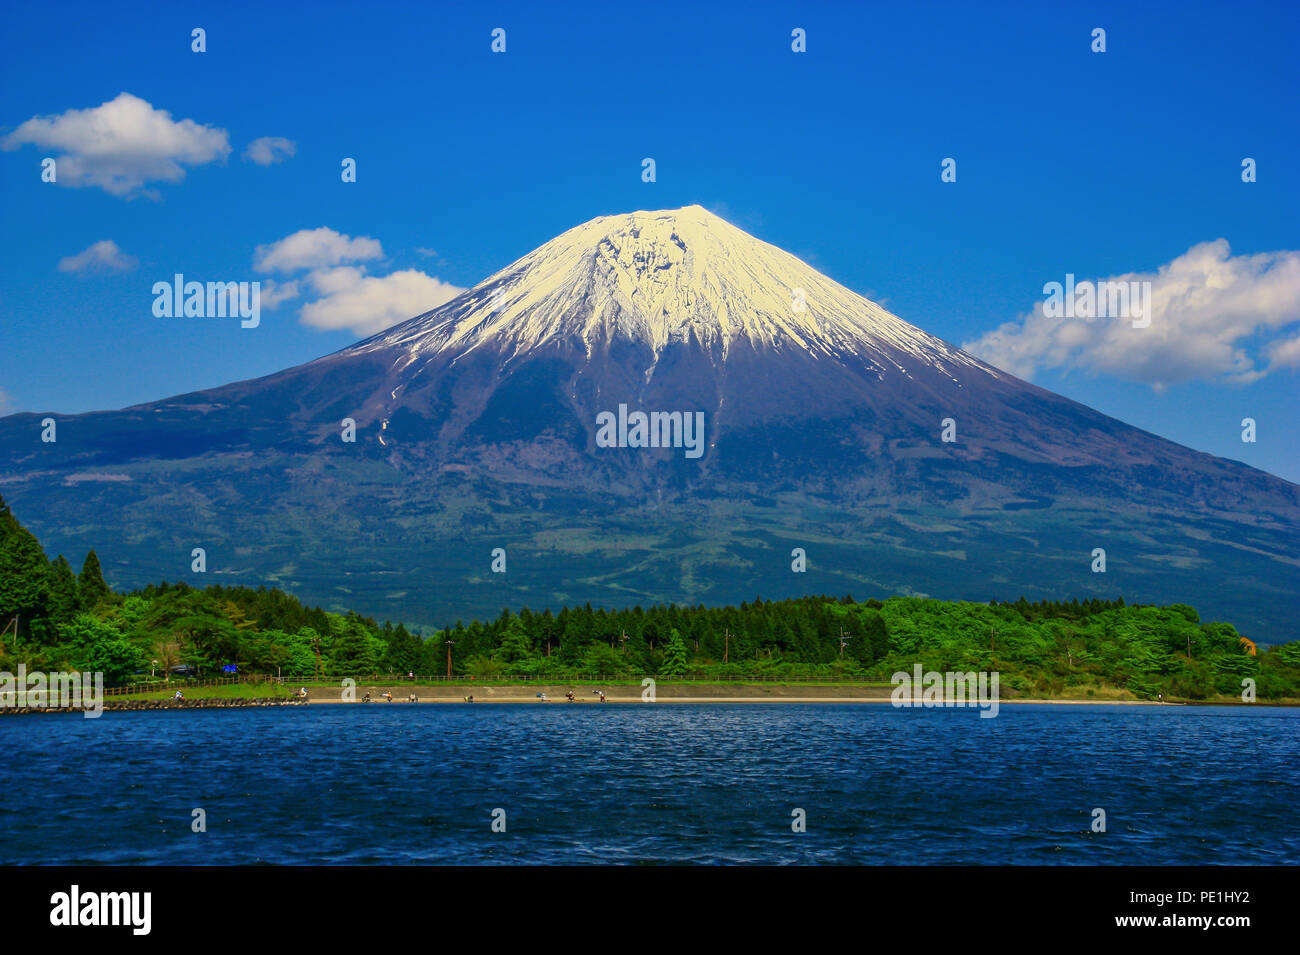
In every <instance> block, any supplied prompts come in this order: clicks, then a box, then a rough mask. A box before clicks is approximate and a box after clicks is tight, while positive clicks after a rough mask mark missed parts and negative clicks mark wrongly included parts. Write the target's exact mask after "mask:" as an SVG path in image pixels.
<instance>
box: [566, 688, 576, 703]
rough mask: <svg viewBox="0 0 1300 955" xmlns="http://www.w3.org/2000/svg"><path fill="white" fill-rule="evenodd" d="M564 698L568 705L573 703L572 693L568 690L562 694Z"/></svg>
mask: <svg viewBox="0 0 1300 955" xmlns="http://www.w3.org/2000/svg"><path fill="white" fill-rule="evenodd" d="M564 698H565V699H566V700H568V701H569V702H570V703H572V702H574V698H573V691H572V690H570V691H569V692H568V693H566V694H564Z"/></svg>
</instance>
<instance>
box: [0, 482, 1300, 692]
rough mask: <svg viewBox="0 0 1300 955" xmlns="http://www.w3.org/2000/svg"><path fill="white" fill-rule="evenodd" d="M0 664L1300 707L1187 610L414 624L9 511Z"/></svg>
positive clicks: (817, 611) (625, 615) (1084, 608)
mask: <svg viewBox="0 0 1300 955" xmlns="http://www.w3.org/2000/svg"><path fill="white" fill-rule="evenodd" d="M0 627H3V628H6V629H5V630H4V634H3V638H2V639H0V669H5V670H12V669H13V667H14V665H16V664H17V663H19V662H22V663H26V664H27V665H28V667H29V668H30V669H44V670H56V669H82V670H97V671H101V672H103V673H104V674H105V679H106V680H107V681H109V682H110V683H125V682H130V681H132V680H134V679H138V678H139V676H140V675H141V674H149V673H158V674H163V675H166V674H169V673H171V672H175V671H177V670H178V669H180V670H183V672H186V673H196V674H199V675H213V674H220V673H221V672H223V671H224V670H225V668H227V667H232V666H233V667H235V668H237V670H238V671H239V672H241V673H246V674H247V673H254V674H272V675H280V676H283V677H288V678H292V679H310V678H312V677H313V676H315V675H317V674H322V675H329V676H342V675H348V674H352V675H372V674H373V675H380V674H405V673H408V672H414V673H417V674H422V675H440V674H445V673H446V670H447V660H448V655H449V654H450V658H451V669H452V673H453V674H454V675H457V676H465V677H474V678H476V679H478V678H491V677H512V676H513V677H530V678H545V677H547V676H556V677H564V676H574V675H589V676H592V677H636V676H643V675H655V676H657V677H660V678H673V677H693V678H698V679H710V678H744V677H754V678H763V679H782V678H798V679H816V678H820V677H824V678H827V679H860V680H865V681H880V682H888V680H889V679H890V677H891V676H892V674H893V673H894V672H897V671H898V670H910V669H911V667H912V666H913V665H914V664H916V663H921V664H922V665H923V666H924V667H925V668H926V669H933V670H938V671H949V670H960V671H963V672H964V671H969V670H998V671H999V672H1000V673H1001V674H1002V685H1003V687H1007V688H1010V689H1013V690H1016V691H1020V692H1024V693H1026V694H1031V695H1037V694H1043V695H1060V694H1065V693H1067V692H1068V693H1087V692H1103V691H1105V690H1107V689H1126V690H1129V691H1131V692H1133V693H1135V694H1137V695H1139V696H1144V697H1154V696H1155V695H1156V694H1158V693H1163V694H1165V695H1166V696H1172V697H1182V698H1187V699H1207V698H1211V697H1215V696H1225V695H1237V694H1240V693H1241V691H1242V681H1243V680H1246V679H1251V680H1254V681H1255V683H1256V687H1257V692H1258V695H1259V698H1260V699H1269V698H1280V697H1300V643H1290V644H1286V645H1284V646H1282V647H1278V648H1274V649H1271V650H1267V651H1262V652H1259V653H1258V654H1252V653H1251V650H1253V649H1254V648H1253V646H1252V645H1250V644H1249V643H1248V642H1246V641H1243V640H1242V639H1241V636H1240V635H1239V634H1238V633H1237V631H1236V629H1235V628H1234V627H1233V626H1232V625H1231V624H1229V623H1222V622H1208V623H1207V622H1202V621H1201V620H1200V618H1199V616H1198V614H1197V612H1196V611H1195V610H1194V609H1193V608H1192V607H1189V606H1186V605H1182V604H1175V605H1170V606H1149V605H1141V604H1126V603H1125V601H1124V600H1123V598H1119V599H1116V600H1098V599H1088V600H1083V601H1080V600H1078V599H1072V600H1070V601H1068V602H1067V601H1038V602H1037V603H1030V602H1028V601H1026V600H1025V599H1024V598H1023V597H1021V598H1020V599H1019V600H1017V601H1014V602H997V601H991V602H989V603H988V604H979V603H970V602H951V601H941V600H932V599H927V598H920V597H897V596H896V597H890V598H888V599H885V600H880V599H876V598H871V599H867V600H865V601H857V600H855V599H854V598H853V597H852V596H851V595H844V596H825V595H821V596H807V597H801V598H797V599H789V600H779V601H767V600H763V599H761V598H755V599H754V600H753V601H747V602H744V603H741V604H740V605H739V606H726V607H705V606H702V605H700V606H678V605H675V604H660V605H655V606H651V607H645V608H643V607H639V606H637V607H630V608H624V609H604V608H593V607H592V606H591V605H590V604H584V605H582V606H580V607H563V608H561V609H559V610H558V611H557V612H552V611H551V610H550V609H544V610H542V611H540V612H536V611H533V610H530V609H528V608H523V609H521V610H519V611H517V612H515V611H512V610H509V609H506V610H503V611H502V612H501V614H500V616H498V617H497V618H495V619H493V620H483V621H480V620H474V621H471V622H469V623H465V622H463V621H457V622H455V623H454V624H450V625H447V626H444V627H440V628H428V629H421V628H416V627H412V628H408V627H407V626H405V625H404V624H402V623H397V624H393V623H391V622H385V623H383V624H382V625H381V624H379V623H377V622H376V621H375V620H373V619H371V618H369V617H365V616H362V615H360V614H357V613H346V614H340V613H332V612H329V611H325V610H322V609H320V608H318V607H308V606H305V605H304V604H302V603H301V602H300V601H299V600H298V599H297V598H296V597H293V596H292V595H290V594H287V593H284V592H283V591H281V590H278V589H268V588H265V587H260V588H256V589H253V588H248V587H221V586H211V587H206V588H203V589H199V588H195V587H192V586H190V585H189V584H186V583H160V584H156V585H150V586H148V587H145V588H143V589H139V590H135V591H132V592H129V593H117V592H115V591H114V590H113V589H112V588H111V587H109V585H108V584H107V582H106V581H105V580H104V576H103V572H102V568H101V566H100V563H99V559H98V558H97V556H96V555H95V552H94V551H93V550H92V551H90V552H89V553H88V554H87V555H86V557H85V559H84V560H83V562H82V566H81V569H80V571H79V572H74V570H73V568H72V566H71V565H70V564H69V563H68V561H67V560H66V559H64V557H63V556H62V555H59V556H58V557H56V558H55V559H54V560H52V561H51V560H48V559H47V557H46V555H45V553H44V550H43V549H42V547H41V545H40V543H39V541H38V540H37V539H36V537H35V536H34V535H32V534H31V533H30V532H29V531H28V530H26V529H25V528H24V527H23V526H22V525H21V524H20V523H19V522H18V521H17V519H16V518H15V517H14V516H13V514H12V513H11V512H10V510H9V508H8V506H7V505H6V504H5V503H4V501H3V499H0Z"/></svg>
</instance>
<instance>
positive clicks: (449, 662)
mask: <svg viewBox="0 0 1300 955" xmlns="http://www.w3.org/2000/svg"><path fill="white" fill-rule="evenodd" d="M455 642H456V641H454V640H448V641H447V679H448V680H450V679H451V645H452V644H453V643H455Z"/></svg>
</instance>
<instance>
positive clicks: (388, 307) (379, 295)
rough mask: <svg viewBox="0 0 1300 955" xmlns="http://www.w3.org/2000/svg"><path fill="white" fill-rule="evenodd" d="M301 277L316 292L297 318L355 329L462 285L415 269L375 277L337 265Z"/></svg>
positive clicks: (385, 323) (372, 327)
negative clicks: (316, 297)
mask: <svg viewBox="0 0 1300 955" xmlns="http://www.w3.org/2000/svg"><path fill="white" fill-rule="evenodd" d="M307 278H308V281H309V282H310V283H311V285H312V287H313V288H314V289H315V291H316V292H317V293H318V294H319V295H320V298H318V299H317V300H316V301H314V302H309V303H307V304H306V305H304V306H303V307H302V322H303V324H304V325H310V326H312V327H313V328H320V329H327V330H333V329H341V328H347V329H351V330H352V331H354V332H356V333H357V334H358V335H373V334H374V333H375V332H379V331H383V330H384V329H385V328H388V327H389V326H391V325H396V324H397V323H398V322H401V321H405V320H406V319H408V318H411V317H413V316H415V315H419V314H421V313H423V312H427V311H429V309H432V308H437V307H438V306H439V305H441V304H443V303H444V302H449V301H451V300H452V299H453V298H455V297H456V296H457V295H459V294H460V293H461V292H463V291H465V290H464V289H463V288H460V287H458V286H455V285H451V284H449V283H447V282H443V281H441V280H439V279H436V278H434V277H433V276H431V275H425V274H424V273H423V272H420V271H418V270H416V269H406V270H404V271H401V272H393V273H391V274H389V275H385V276H382V277H380V276H372V275H366V274H365V271H364V270H363V269H360V268H356V267H353V266H341V267H339V268H333V269H320V270H317V271H315V272H312V273H311V274H310V275H309V276H308V277H307Z"/></svg>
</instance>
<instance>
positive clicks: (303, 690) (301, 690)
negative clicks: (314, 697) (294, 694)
mask: <svg viewBox="0 0 1300 955" xmlns="http://www.w3.org/2000/svg"><path fill="white" fill-rule="evenodd" d="M298 695H299V696H300V697H302V698H303V699H304V700H305V699H307V688H306V687H305V686H304V687H300V688H299V690H298Z"/></svg>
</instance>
